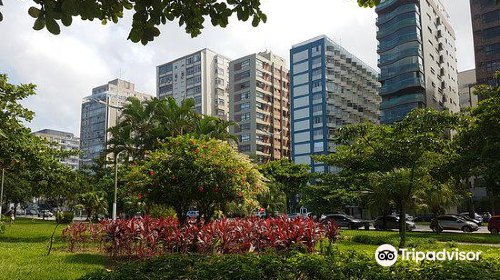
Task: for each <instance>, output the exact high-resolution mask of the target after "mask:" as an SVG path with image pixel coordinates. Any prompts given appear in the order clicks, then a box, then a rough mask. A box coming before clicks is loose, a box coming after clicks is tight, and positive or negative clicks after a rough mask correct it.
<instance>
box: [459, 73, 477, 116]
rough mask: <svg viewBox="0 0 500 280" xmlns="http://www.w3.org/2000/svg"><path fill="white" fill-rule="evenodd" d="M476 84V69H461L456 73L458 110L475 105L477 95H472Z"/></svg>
mask: <svg viewBox="0 0 500 280" xmlns="http://www.w3.org/2000/svg"><path fill="white" fill-rule="evenodd" d="M475 85H476V69H471V70H467V71H462V72H460V73H458V92H459V94H460V111H465V109H467V107H476V106H477V102H478V97H477V95H474V94H473V92H474V86H475Z"/></svg>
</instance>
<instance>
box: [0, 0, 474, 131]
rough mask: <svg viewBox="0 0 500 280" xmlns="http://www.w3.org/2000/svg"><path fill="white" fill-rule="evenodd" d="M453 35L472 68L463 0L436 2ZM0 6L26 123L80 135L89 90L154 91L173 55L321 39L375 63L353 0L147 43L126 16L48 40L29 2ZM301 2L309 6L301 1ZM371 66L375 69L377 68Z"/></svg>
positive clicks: (268, 2)
mask: <svg viewBox="0 0 500 280" xmlns="http://www.w3.org/2000/svg"><path fill="white" fill-rule="evenodd" d="M441 1H442V2H443V4H444V5H445V7H446V9H447V11H448V13H449V15H450V22H451V24H452V26H453V28H454V29H455V33H456V37H457V52H458V53H457V58H458V68H459V71H462V70H468V69H472V68H474V52H473V43H472V27H471V20H470V7H469V0H441ZM3 2H4V6H3V7H0V9H1V11H2V13H3V15H4V21H3V22H0V73H6V74H7V75H8V76H9V79H10V82H11V83H14V84H20V83H33V84H36V85H37V90H36V91H37V94H36V95H35V96H31V97H29V98H28V99H26V100H25V101H24V102H23V104H24V105H25V106H26V107H28V108H29V109H30V110H32V111H34V112H35V119H34V120H33V121H32V122H31V123H29V124H27V125H28V126H29V127H30V128H31V129H32V130H33V131H37V130H40V129H44V128H50V129H56V130H62V131H67V132H72V133H75V134H76V135H77V136H78V135H79V133H80V112H81V102H82V98H83V97H85V96H88V95H90V94H91V91H92V88H94V87H97V86H100V85H103V84H106V83H107V82H108V81H111V80H113V79H116V78H121V79H125V80H128V81H130V82H133V83H135V86H136V90H138V91H141V92H145V93H148V94H151V95H155V94H156V90H155V84H156V78H155V73H156V68H155V67H156V66H157V65H159V64H162V63H165V62H168V61H170V60H172V59H175V58H177V57H180V56H183V55H186V54H189V53H192V52H195V51H197V50H200V49H203V48H210V49H212V50H214V51H216V52H218V53H220V54H223V55H225V56H227V57H229V58H233V59H236V58H238V57H242V56H245V55H248V54H251V53H256V52H260V51H265V50H271V51H273V52H274V53H276V54H277V55H280V56H282V57H284V58H287V60H289V59H288V58H289V50H290V48H291V46H292V45H294V44H297V43H300V42H303V41H305V40H308V39H310V38H313V37H316V36H318V35H322V34H324V35H327V36H329V37H330V38H331V39H333V40H335V41H337V42H338V43H340V44H341V45H342V46H343V47H344V48H346V49H347V50H349V51H350V52H351V53H353V54H354V55H356V56H357V57H358V58H360V59H361V60H363V61H365V62H366V63H368V64H369V65H371V66H372V67H374V68H376V66H377V59H378V57H377V53H376V50H377V40H376V26H375V20H376V14H375V12H374V10H373V9H368V8H360V7H358V5H357V3H356V0H307V1H304V0H262V9H263V11H264V12H265V13H266V15H267V18H268V21H267V23H265V24H261V25H259V27H257V28H254V27H252V26H251V23H250V22H239V21H237V20H236V19H235V18H233V19H231V20H230V24H229V26H228V27H226V28H220V27H212V26H211V25H210V23H209V21H207V24H208V25H207V26H206V27H205V29H204V30H203V33H202V34H201V35H199V36H198V37H196V38H194V39H193V38H191V37H190V35H188V34H186V33H185V31H184V29H183V28H182V27H179V26H178V23H177V22H170V23H167V24H166V25H163V26H161V27H160V30H161V35H160V37H158V38H156V39H155V41H153V42H151V43H149V44H148V45H146V46H143V45H141V44H134V43H132V42H131V41H128V40H127V39H126V38H127V36H128V32H129V29H130V25H131V14H130V13H127V14H125V17H124V18H123V19H122V20H121V21H120V22H119V23H118V24H112V23H111V24H110V23H108V24H107V25H105V26H103V25H102V24H101V23H100V22H98V21H93V22H90V21H81V20H76V18H74V20H73V24H72V25H71V26H70V27H61V34H60V35H58V36H54V35H52V34H50V33H49V32H48V31H47V30H46V29H44V30H42V31H35V30H33V29H32V25H33V22H34V19H33V18H31V17H30V16H29V15H28V13H27V11H28V8H29V7H30V6H31V5H34V2H32V1H12V0H7V1H3ZM306 3H307V4H306ZM376 69H377V68H376Z"/></svg>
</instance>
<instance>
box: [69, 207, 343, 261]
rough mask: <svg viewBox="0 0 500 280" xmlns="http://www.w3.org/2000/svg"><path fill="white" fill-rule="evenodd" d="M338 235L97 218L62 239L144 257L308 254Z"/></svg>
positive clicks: (284, 226)
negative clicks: (304, 250) (300, 250)
mask: <svg viewBox="0 0 500 280" xmlns="http://www.w3.org/2000/svg"><path fill="white" fill-rule="evenodd" d="M338 232H339V229H338V227H337V226H336V225H335V224H333V223H328V224H321V223H319V222H317V221H315V220H313V219H309V218H306V219H304V218H296V219H287V218H286V217H284V216H283V217H277V218H269V219H261V218H257V217H249V218H244V219H234V220H233V219H225V218H223V219H220V220H215V221H210V222H208V223H203V222H200V223H197V222H196V221H195V220H192V221H190V222H189V223H186V224H185V225H182V226H181V225H180V224H179V222H178V220H177V219H174V218H171V217H169V218H166V219H163V218H159V219H153V218H151V217H149V216H146V217H144V218H134V219H130V220H117V221H115V222H113V221H111V220H103V221H101V222H99V223H97V224H81V223H74V224H71V225H69V226H68V227H67V228H66V229H64V230H63V237H64V238H65V239H66V240H67V241H68V242H69V250H70V251H74V250H75V247H76V245H77V244H80V243H89V242H90V243H98V244H99V245H100V248H104V250H106V252H108V253H109V254H111V255H113V256H129V257H139V258H149V257H152V256H156V255H162V254H169V253H203V254H210V253H218V254H239V253H244V252H263V251H265V250H266V249H269V248H273V249H275V250H277V251H283V250H287V249H290V248H292V247H293V246H296V245H297V244H299V245H302V246H305V248H307V250H308V251H309V252H314V250H315V248H316V244H317V243H318V242H319V241H321V240H323V239H328V240H329V241H330V243H332V242H334V241H335V239H336V236H337V234H338Z"/></svg>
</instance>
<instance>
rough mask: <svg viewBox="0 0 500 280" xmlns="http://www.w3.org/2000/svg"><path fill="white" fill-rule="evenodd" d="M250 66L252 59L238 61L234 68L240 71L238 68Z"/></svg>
mask: <svg viewBox="0 0 500 280" xmlns="http://www.w3.org/2000/svg"><path fill="white" fill-rule="evenodd" d="M248 67H250V59H247V60H245V61H242V62H239V63H236V64H235V65H234V70H235V71H238V70H242V69H247V68H248Z"/></svg>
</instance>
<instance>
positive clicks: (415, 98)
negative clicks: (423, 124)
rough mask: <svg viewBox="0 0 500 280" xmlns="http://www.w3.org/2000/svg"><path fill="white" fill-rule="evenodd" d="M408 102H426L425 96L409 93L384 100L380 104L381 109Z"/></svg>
mask: <svg viewBox="0 0 500 280" xmlns="http://www.w3.org/2000/svg"><path fill="white" fill-rule="evenodd" d="M406 103H425V96H424V95H423V94H407V95H403V96H401V97H397V98H392V99H390V100H384V101H382V104H381V105H380V109H387V108H391V107H395V106H399V105H402V104H406Z"/></svg>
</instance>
